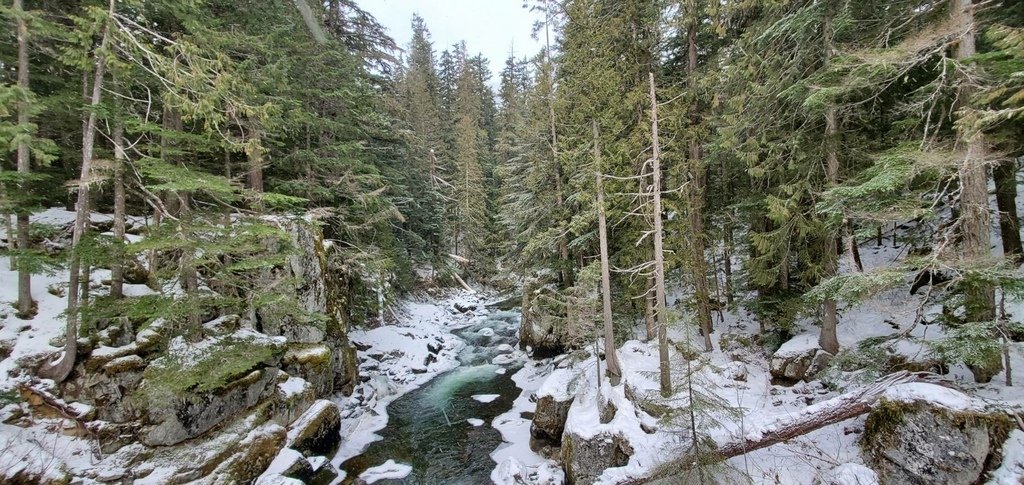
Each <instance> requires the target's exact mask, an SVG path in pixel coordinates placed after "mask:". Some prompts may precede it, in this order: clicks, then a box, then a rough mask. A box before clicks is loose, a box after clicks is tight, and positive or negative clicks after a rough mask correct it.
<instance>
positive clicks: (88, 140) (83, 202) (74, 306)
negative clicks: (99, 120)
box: [39, 0, 115, 382]
mask: <svg viewBox="0 0 1024 485" xmlns="http://www.w3.org/2000/svg"><path fill="white" fill-rule="evenodd" d="M109 1H110V3H109V4H108V7H107V15H108V16H109V17H113V15H114V2H115V0H109ZM108 29H109V25H108V24H107V23H105V24H104V26H103V31H102V33H101V34H100V35H101V40H100V46H99V48H98V49H97V50H96V70H95V72H94V74H93V82H92V99H91V100H90V102H89V104H90V107H91V108H92V109H90V110H89V116H88V120H87V122H86V128H85V133H83V135H82V169H81V174H80V176H79V179H78V202H77V203H76V204H75V227H74V232H73V233H72V236H71V252H72V254H71V264H70V268H69V273H70V278H69V280H70V281H69V283H68V309H67V327H66V328H65V331H64V355H63V356H62V357H61V359H60V360H59V361H57V362H56V363H54V362H46V363H45V364H43V366H42V367H40V369H39V375H40V376H41V377H43V378H47V379H53V380H54V381H56V382H63V381H64V379H67V377H68V375H69V374H71V371H72V369H74V367H75V358H76V354H77V352H78V316H79V315H78V303H79V299H78V290H77V288H78V286H79V277H80V275H79V271H80V268H81V257H80V256H79V255H78V254H77V251H76V250H77V248H78V244H79V242H81V240H82V236H83V234H84V233H85V231H86V230H87V229H88V223H89V178H90V177H91V176H92V173H91V170H92V156H93V144H94V142H95V140H96V107H97V106H99V104H100V99H101V96H102V94H103V76H104V74H105V71H106V67H107V59H106V49H107V44H108V43H109V40H108V39H109V37H110V34H109V32H108Z"/></svg>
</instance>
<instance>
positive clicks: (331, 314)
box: [257, 220, 358, 396]
mask: <svg viewBox="0 0 1024 485" xmlns="http://www.w3.org/2000/svg"><path fill="white" fill-rule="evenodd" d="M285 229H286V230H288V231H289V232H290V233H291V235H292V242H293V244H294V245H295V246H296V247H297V248H298V250H297V251H295V252H294V253H292V254H290V255H289V256H288V258H287V263H286V264H285V267H284V268H281V269H279V270H276V271H275V272H277V273H279V274H278V275H276V276H278V277H286V278H289V279H291V280H293V281H295V282H296V285H297V286H296V288H295V292H296V297H297V299H298V301H299V303H300V305H301V306H302V308H303V310H305V311H306V312H307V313H308V315H309V317H308V318H301V319H299V318H296V317H294V316H292V315H288V314H279V313H278V312H277V311H276V309H274V308H264V309H261V310H260V312H259V314H258V315H257V320H258V321H259V322H260V325H259V328H260V330H261V331H262V332H264V333H266V334H268V335H275V336H283V337H286V338H287V339H288V342H289V343H290V344H292V345H295V346H298V348H299V350H300V351H302V352H303V354H302V355H303V356H305V357H310V356H311V355H312V354H310V352H311V349H314V348H316V347H319V348H322V349H326V351H327V356H328V359H327V361H326V366H322V365H320V364H322V363H323V359H319V360H318V361H317V362H316V363H317V364H318V366H317V367H316V368H315V369H311V368H310V366H309V365H307V364H310V363H311V362H310V361H308V360H307V361H304V362H295V363H296V364H297V367H301V369H295V370H296V371H297V373H296V375H298V376H300V377H302V378H304V379H306V380H308V381H309V382H310V383H312V384H313V385H314V387H315V388H317V390H318V395H320V396H326V395H327V394H329V393H331V392H334V391H341V392H344V393H346V394H348V393H351V392H352V388H353V387H354V386H355V384H356V382H357V380H358V364H357V362H356V352H355V348H353V347H352V345H351V344H350V343H349V340H348V312H347V310H346V307H347V305H349V304H351V302H350V301H349V300H350V299H351V298H350V291H349V289H350V288H349V287H348V286H349V285H350V284H351V282H350V281H348V280H346V279H344V278H342V277H341V276H340V275H342V274H344V272H343V271H341V270H340V268H332V267H331V263H330V261H331V258H330V255H331V251H332V248H333V246H327V245H325V244H324V239H323V233H322V232H321V231H320V229H319V227H317V226H316V225H315V224H313V223H310V222H307V221H304V220H293V221H288V222H286V223H285ZM320 355H322V354H320ZM311 370H312V371H314V372H315V373H317V374H319V375H312V374H311V373H310V372H309V371H311Z"/></svg>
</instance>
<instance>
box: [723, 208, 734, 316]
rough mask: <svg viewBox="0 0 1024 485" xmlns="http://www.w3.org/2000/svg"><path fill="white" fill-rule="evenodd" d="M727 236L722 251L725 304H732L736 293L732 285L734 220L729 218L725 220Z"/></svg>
mask: <svg viewBox="0 0 1024 485" xmlns="http://www.w3.org/2000/svg"><path fill="white" fill-rule="evenodd" d="M724 230H725V237H724V239H725V240H724V241H723V246H724V250H723V251H722V271H723V272H724V273H725V304H726V305H728V306H730V307H731V306H732V304H733V300H734V299H735V295H734V294H733V289H732V288H733V285H732V252H733V242H732V221H729V220H727V221H726V222H725V227H724Z"/></svg>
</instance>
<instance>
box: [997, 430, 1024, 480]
mask: <svg viewBox="0 0 1024 485" xmlns="http://www.w3.org/2000/svg"><path fill="white" fill-rule="evenodd" d="M988 483H989V485H1019V484H1021V483H1024V431H1021V430H1019V429H1015V430H1013V431H1012V432H1011V433H1010V436H1009V437H1008V438H1007V439H1006V443H1004V444H1003V464H1002V465H1000V466H999V468H997V469H996V471H995V472H994V473H993V474H992V479H991V480H989V482H988Z"/></svg>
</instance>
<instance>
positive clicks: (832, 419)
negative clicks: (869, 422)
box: [624, 371, 941, 484]
mask: <svg viewBox="0 0 1024 485" xmlns="http://www.w3.org/2000/svg"><path fill="white" fill-rule="evenodd" d="M909 382H931V383H935V384H940V382H939V378H938V376H937V375H935V374H932V373H930V372H907V371H901V372H896V373H893V374H889V375H887V376H885V377H882V378H880V379H878V380H876V381H875V382H873V383H872V384H870V385H868V386H866V387H864V388H861V389H858V390H856V391H851V392H848V393H845V394H842V395H839V396H836V397H834V398H832V399H829V400H827V401H823V402H820V403H818V404H815V405H812V406H808V407H807V408H806V409H804V410H802V411H801V412H799V413H797V414H794V415H786V416H780V417H778V418H776V419H775V420H774V421H771V422H769V423H766V424H765V426H763V427H762V429H761V430H760V431H759V432H758V433H748V435H747V436H745V437H742V438H740V439H738V440H736V441H733V442H731V443H727V444H725V445H722V446H720V447H718V448H716V449H714V450H707V451H704V452H691V453H688V454H686V455H683V456H682V457H681V458H680V459H679V460H675V461H674V462H672V464H671V465H669V466H667V467H665V468H663V469H662V470H660V471H658V472H655V473H654V475H653V476H650V477H645V478H637V479H635V480H631V481H628V482H624V483H629V484H640V483H647V482H648V481H652V480H656V479H660V478H666V477H667V476H668V475H670V474H674V473H676V472H679V473H682V472H685V471H687V470H692V469H694V468H696V467H697V466H699V465H705V464H709V463H717V462H721V461H725V460H728V459H729V458H734V457H737V456H741V455H744V454H747V453H750V452H751V451H755V450H760V449H762V448H767V447H769V446H772V445H776V444H779V443H782V442H785V441H788V440H791V439H793V438H796V437H799V436H803V435H805V434H807V433H810V432H812V431H814V430H817V429H820V428H823V427H825V426H829V425H832V424H836V423H840V422H843V421H846V420H847V419H851V418H855V417H857V416H860V415H862V414H865V413H867V412H869V411H871V409H872V408H874V407H875V406H876V405H877V404H878V402H879V400H880V399H881V397H882V395H884V394H885V391H886V389H888V388H890V387H892V386H895V385H898V384H905V383H909ZM940 385H941V384H940Z"/></svg>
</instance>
